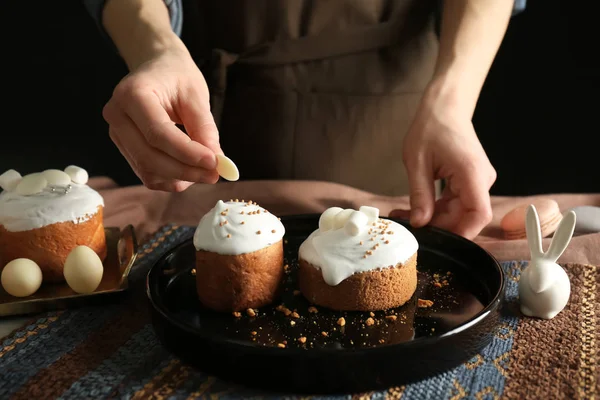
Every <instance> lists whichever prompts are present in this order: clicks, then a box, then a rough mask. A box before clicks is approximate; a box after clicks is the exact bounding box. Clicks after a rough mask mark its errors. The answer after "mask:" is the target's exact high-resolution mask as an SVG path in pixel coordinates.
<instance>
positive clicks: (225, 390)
mask: <svg viewBox="0 0 600 400" xmlns="http://www.w3.org/2000/svg"><path fill="white" fill-rule="evenodd" d="M192 233H193V230H192V228H190V227H177V226H172V225H171V226H166V227H164V228H163V229H161V230H160V231H159V232H158V233H157V234H156V235H154V236H153V237H152V239H151V240H150V241H149V242H147V243H145V244H144V245H143V246H141V248H140V253H139V258H138V261H137V263H136V265H135V268H134V269H133V270H132V273H131V280H132V287H131V293H130V295H129V296H126V297H125V300H123V302H122V303H121V304H112V305H104V306H97V307H88V308H81V309H73V310H67V311H62V312H50V313H47V314H45V315H44V316H42V317H40V318H38V319H36V320H35V321H32V322H31V323H30V324H28V325H27V326H24V327H23V328H21V329H18V330H17V331H15V332H13V333H12V334H11V335H10V336H8V337H7V338H4V339H0V398H2V399H4V398H14V399H27V400H32V399H53V398H64V399H87V398H90V399H100V398H127V399H142V398H156V399H162V398H169V399H171V398H173V399H179V398H181V399H193V398H207V399H209V398H210V399H237V398H246V399H247V398H261V399H264V398H275V397H273V396H269V395H268V394H265V393H260V392H256V391H254V390H249V389H246V388H243V387H239V386H234V385H231V384H228V383H225V382H223V381H221V380H219V379H215V378H214V377H211V376H207V375H206V374H203V373H202V372H200V371H198V370H196V369H194V368H192V367H189V366H187V365H184V364H182V363H181V362H180V361H179V360H178V359H176V358H175V357H173V356H172V355H171V354H169V353H168V352H167V351H166V350H165V349H164V348H163V347H162V346H161V345H160V344H159V343H158V341H157V338H156V337H155V335H154V332H153V330H152V327H151V325H150V322H149V321H150V320H149V310H148V306H147V303H146V298H145V294H144V278H145V274H146V272H147V270H148V268H149V266H150V265H152V263H153V262H155V261H156V260H157V259H158V257H160V255H161V254H164V252H165V251H166V250H167V249H169V248H171V247H172V246H174V245H176V244H178V243H180V242H182V241H183V240H185V239H187V238H189V237H191V235H192ZM524 265H525V264H524V263H518V262H509V263H504V264H503V268H504V270H505V272H506V276H507V277H508V279H507V281H508V284H507V287H506V296H507V302H508V304H507V307H505V308H504V310H505V311H504V314H503V317H502V325H501V328H500V330H499V332H498V333H497V335H496V336H495V337H494V339H493V341H492V343H491V344H490V345H489V346H488V347H487V348H485V349H484V350H483V351H482V353H481V354H479V355H477V356H476V357H474V358H473V359H472V360H470V361H468V362H467V363H465V364H463V365H461V366H459V367H457V368H455V369H453V370H451V371H448V372H446V373H444V374H442V375H439V376H436V377H433V378H431V379H427V380H425V381H422V382H419V383H415V384H411V385H407V386H405V387H395V388H390V389H389V390H386V391H383V392H372V393H362V394H354V395H345V396H337V397H328V398H330V399H354V398H356V399H453V400H458V399H496V398H501V397H504V398H511V399H562V398H564V399H593V398H595V396H600V368H598V360H599V359H600V354H599V349H600V345H599V343H600V294H599V293H597V292H598V288H599V287H600V268H596V267H595V266H591V265H578V264H567V265H565V269H566V270H567V272H568V274H569V276H570V278H571V283H572V296H571V300H570V302H569V304H568V306H567V308H566V309H565V310H564V311H563V312H562V313H560V314H559V315H558V316H557V317H556V318H555V319H553V320H551V321H542V320H536V319H529V318H523V317H521V315H520V313H519V311H518V306H517V303H516V297H517V282H518V280H519V276H520V273H521V269H522V267H523V266H524ZM278 398H287V399H295V398H296V397H295V396H293V395H289V396H283V397H281V396H280V397H278ZM303 398H304V399H306V398H307V397H303ZM309 398H310V397H309ZM314 398H315V399H316V398H317V397H314ZM320 398H322V397H320Z"/></svg>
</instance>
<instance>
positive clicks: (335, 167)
mask: <svg viewBox="0 0 600 400" xmlns="http://www.w3.org/2000/svg"><path fill="white" fill-rule="evenodd" d="M86 3H87V5H88V6H89V9H90V10H92V11H93V14H94V15H96V17H97V20H98V21H101V23H100V26H101V28H102V29H103V30H105V31H106V32H107V33H108V35H109V36H110V38H111V39H112V42H113V43H114V44H115V46H116V48H117V49H118V51H119V53H120V54H121V56H122V57H123V59H124V61H125V62H126V63H127V66H128V67H129V70H130V74H129V75H127V76H126V77H125V78H124V79H123V80H122V81H121V82H120V83H119V85H118V86H117V87H116V89H115V91H114V94H113V97H112V98H111V99H110V101H109V102H108V103H107V105H106V106H105V108H104V111H103V115H104V118H105V119H106V121H107V122H108V124H109V126H110V136H111V138H112V140H113V141H114V142H115V144H116V145H117V147H118V148H119V150H120V151H121V153H122V154H123V155H124V157H125V158H126V159H127V160H128V162H129V163H130V165H131V166H132V168H133V169H134V170H135V172H136V174H137V175H138V176H139V177H140V179H141V180H142V182H143V183H144V184H145V185H146V186H148V187H150V188H153V189H158V190H168V191H181V190H185V189H186V188H187V187H189V186H190V185H191V184H193V183H195V182H203V183H215V182H216V181H217V179H218V176H217V173H216V171H215V166H216V157H215V154H222V153H223V152H225V153H226V154H227V155H228V156H229V157H231V158H232V159H233V160H234V161H235V162H236V163H237V164H238V166H239V167H240V170H241V172H242V174H243V176H244V177H245V178H247V179H315V180H330V181H335V182H339V183H344V184H347V185H351V186H354V187H358V188H360V189H364V190H368V191H372V192H376V193H381V194H389V195H401V194H410V203H411V210H410V220H411V223H412V224H413V225H414V226H422V225H425V224H427V223H431V224H433V225H436V226H439V227H442V228H445V229H449V230H452V231H454V232H456V233H458V234H460V235H463V236H465V237H467V238H473V237H474V236H476V235H477V234H478V233H479V232H480V231H481V229H482V228H483V227H484V226H485V225H486V224H487V223H488V222H489V221H490V220H491V206H490V197H489V189H490V187H491V185H492V184H493V183H494V181H495V179H496V172H495V170H494V168H493V167H492V165H491V164H490V162H489V160H488V158H487V156H486V154H485V152H484V150H483V148H482V146H481V144H480V143H479V140H478V138H477V135H476V133H475V131H474V129H473V126H472V123H471V118H472V115H473V112H474V109H475V105H476V102H477V98H478V96H479V92H480V90H481V87H482V85H483V82H484V80H485V77H486V75H487V73H488V71H489V68H490V66H491V63H492V61H493V59H494V57H495V54H496V52H497V50H498V47H499V45H500V43H501V41H502V38H503V36H504V33H505V30H506V27H507V24H508V20H509V18H510V15H511V11H512V10H513V3H512V2H509V1H506V0H490V1H480V0H451V1H446V2H444V4H443V7H442V10H443V12H442V23H441V31H440V39H439V41H438V39H437V37H436V35H435V30H434V28H435V26H434V25H435V11H436V7H437V3H436V2H432V1H423V0H369V1H364V0H328V1H311V0H286V1H280V0H260V1H257V0H219V1H217V0H214V1H209V0H195V1H194V2H190V4H192V3H193V4H194V5H195V7H194V8H193V11H188V10H186V14H185V15H184V17H185V21H186V27H193V28H194V30H195V36H194V39H195V40H194V41H193V42H190V43H189V44H190V46H189V49H188V48H187V47H186V45H185V44H184V43H183V42H182V40H181V39H180V37H179V33H180V29H181V17H182V11H183V8H182V4H181V2H180V1H174V0H172V1H166V2H163V0H119V1H115V0H108V1H106V2H105V1H103V0H86ZM190 49H191V51H190ZM175 124H177V125H179V127H178V126H176V125H175ZM180 127H182V128H184V129H185V132H187V135H186V134H185V133H184V132H183V131H182V130H181V129H180ZM438 179H444V181H445V182H446V185H445V188H444V191H443V193H442V197H441V198H440V199H439V200H437V201H436V200H435V181H436V180H438ZM397 215H402V216H404V215H408V214H405V213H403V212H401V211H399V212H398V213H397Z"/></svg>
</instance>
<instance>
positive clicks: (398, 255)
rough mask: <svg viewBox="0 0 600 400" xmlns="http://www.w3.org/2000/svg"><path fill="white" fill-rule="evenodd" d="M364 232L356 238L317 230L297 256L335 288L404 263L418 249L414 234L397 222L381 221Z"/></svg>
mask: <svg viewBox="0 0 600 400" xmlns="http://www.w3.org/2000/svg"><path fill="white" fill-rule="evenodd" d="M365 228H366V229H362V230H361V231H360V232H359V233H358V235H357V236H353V235H350V234H348V232H347V231H346V229H333V230H328V231H325V232H322V231H321V230H320V229H317V230H315V231H314V232H313V233H311V234H310V236H309V237H308V238H307V239H306V240H305V241H304V242H303V243H302V245H301V246H300V249H299V254H298V256H299V257H300V258H301V259H303V260H304V261H307V262H308V263H310V264H312V265H313V266H315V267H316V268H318V269H320V270H321V273H322V275H323V280H324V281H325V282H326V283H327V284H328V285H331V286H336V285H338V284H340V283H341V282H342V281H343V280H345V279H346V278H348V277H350V276H352V275H353V274H356V273H360V272H366V271H373V270H378V269H382V268H388V267H390V266H395V265H397V264H398V263H404V262H406V261H407V260H408V259H409V258H410V257H412V256H413V255H414V254H415V253H416V252H417V250H418V249H419V244H418V242H417V239H416V238H415V237H414V236H413V234H412V233H410V232H409V231H408V229H406V228H405V227H403V226H402V225H400V224H398V223H396V222H394V221H391V220H383V219H378V220H377V222H376V223H375V226H373V225H372V224H371V225H368V226H367V227H365ZM390 232H391V233H390ZM386 241H387V243H386ZM361 243H362V244H361ZM367 252H370V254H368V253H367Z"/></svg>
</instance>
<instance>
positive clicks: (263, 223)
mask: <svg viewBox="0 0 600 400" xmlns="http://www.w3.org/2000/svg"><path fill="white" fill-rule="evenodd" d="M284 233H285V229H284V226H283V224H282V223H281V221H280V220H279V218H277V217H276V216H275V215H273V214H271V213H270V212H269V211H267V210H265V209H264V208H263V207H260V206H259V205H258V204H256V203H254V202H252V201H244V200H241V201H239V200H230V201H228V202H224V201H222V200H219V201H218V202H217V204H216V205H215V206H214V207H213V209H212V210H210V211H209V212H208V213H207V214H206V215H204V216H203V217H202V219H201V220H200V222H199V223H198V227H197V228H196V231H195V233H194V239H193V242H194V247H195V249H196V287H197V292H198V298H199V300H200V302H201V303H202V304H203V305H204V306H205V307H207V308H210V309H212V310H215V311H222V312H235V311H242V310H247V309H254V308H259V307H262V306H265V305H268V304H270V303H272V302H273V301H274V300H275V297H276V296H277V295H278V293H279V289H280V286H281V282H282V280H283V276H284V270H283V235H284Z"/></svg>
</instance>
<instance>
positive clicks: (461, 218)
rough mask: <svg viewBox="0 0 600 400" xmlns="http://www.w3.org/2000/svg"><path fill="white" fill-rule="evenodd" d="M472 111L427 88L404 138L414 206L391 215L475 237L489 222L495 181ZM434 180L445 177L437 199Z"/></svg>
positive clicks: (405, 157)
mask: <svg viewBox="0 0 600 400" xmlns="http://www.w3.org/2000/svg"><path fill="white" fill-rule="evenodd" d="M471 115H472V114H471V113H470V112H469V110H468V109H462V108H461V106H460V104H459V103H457V102H454V101H450V100H449V99H448V98H445V97H444V96H440V95H439V94H435V95H434V94H433V93H431V92H429V93H427V94H426V95H425V96H424V98H423V101H422V103H421V106H420V108H419V110H418V112H417V115H416V118H415V120H414V122H413V124H412V126H411V128H410V130H409V133H408V134H407V136H406V138H405V140H404V147H403V159H404V164H405V165H406V168H407V172H408V177H409V184H410V205H411V210H410V211H407V210H394V211H392V212H391V213H390V216H395V217H400V218H407V219H408V218H410V222H411V225H413V226H415V227H420V226H423V225H426V224H428V223H429V224H431V225H433V226H437V227H439V228H442V229H446V230H449V231H452V232H454V233H457V234H459V235H461V236H464V237H466V238H468V239H473V238H474V237H475V236H477V234H479V232H480V231H481V230H482V229H483V228H484V227H485V226H486V225H487V224H488V223H489V222H490V221H491V219H492V209H491V204H490V196H489V190H490V188H491V186H492V185H493V183H494V181H495V180H496V171H495V170H494V168H493V167H492V165H491V164H490V161H489V160H488V158H487V156H486V154H485V152H484V150H483V148H482V146H481V143H479V139H478V138H477V135H476V133H475V130H474V128H473V124H472V123H471ZM436 179H445V181H446V187H445V188H444V190H443V193H442V197H441V198H440V199H438V200H437V201H436V200H435V187H434V183H435V180H436Z"/></svg>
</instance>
